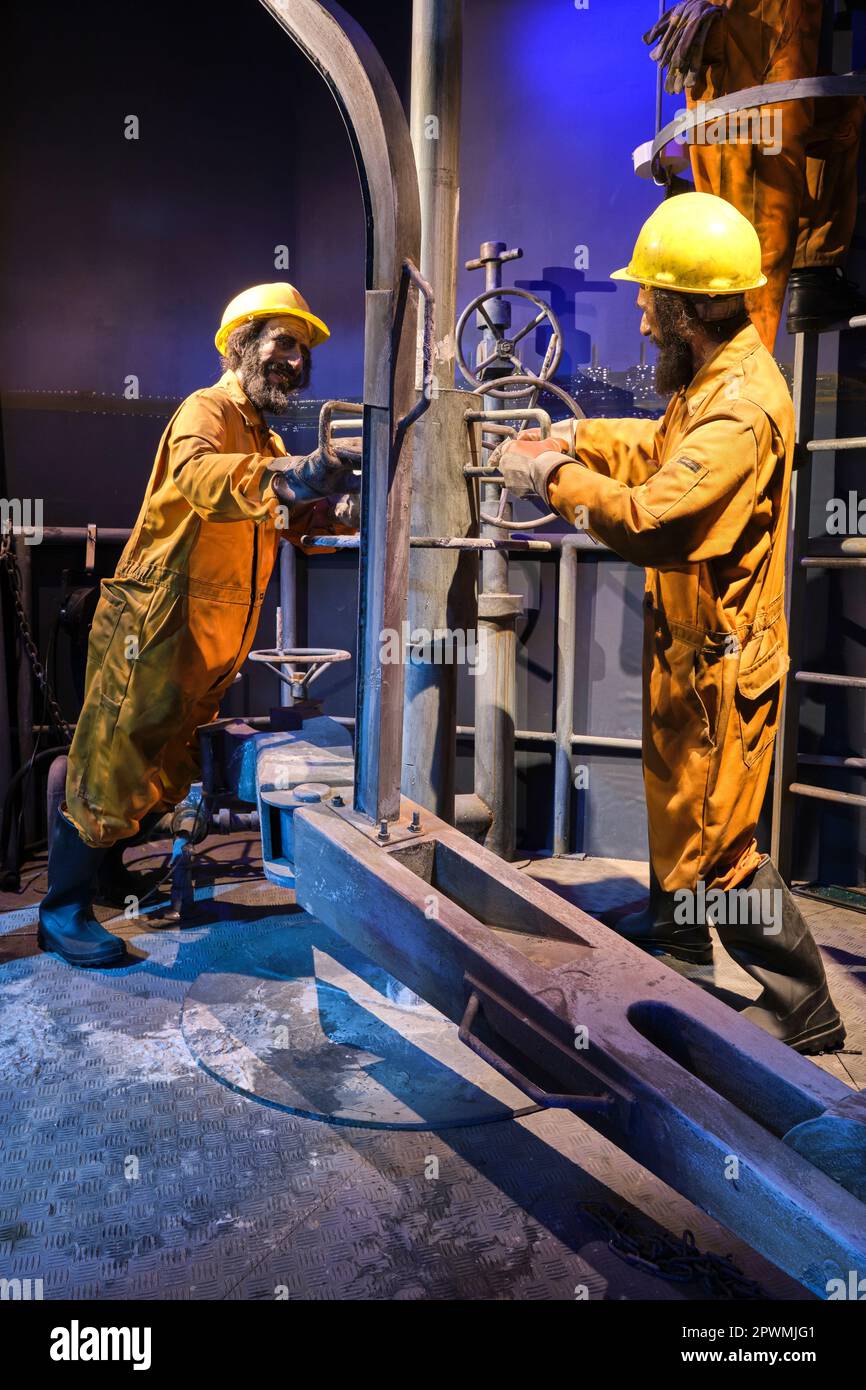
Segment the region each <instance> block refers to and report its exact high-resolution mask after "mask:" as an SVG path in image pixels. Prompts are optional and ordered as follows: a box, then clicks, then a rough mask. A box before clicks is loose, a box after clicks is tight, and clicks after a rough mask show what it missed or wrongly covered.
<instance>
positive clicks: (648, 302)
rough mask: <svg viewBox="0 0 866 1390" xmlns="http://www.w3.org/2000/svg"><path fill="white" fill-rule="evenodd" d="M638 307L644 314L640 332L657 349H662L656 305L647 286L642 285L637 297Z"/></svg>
mask: <svg viewBox="0 0 866 1390" xmlns="http://www.w3.org/2000/svg"><path fill="white" fill-rule="evenodd" d="M637 307H638V308H639V309H641V310H642V311H643V312H642V314H641V321H640V331H641V334H642V336H643V337H644V338H650V339H652V341H653V342H654V343H655V345H656V347H661V343H660V341H659V324H658V319H657V318H656V311H655V304H654V303H653V292H652V290H651V289H648V288H647V286H646V285H641V287H640V290H639V291H638V296H637Z"/></svg>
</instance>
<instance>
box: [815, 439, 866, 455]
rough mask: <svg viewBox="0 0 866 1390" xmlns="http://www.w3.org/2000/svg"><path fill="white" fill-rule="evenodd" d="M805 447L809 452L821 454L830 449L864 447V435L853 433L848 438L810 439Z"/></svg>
mask: <svg viewBox="0 0 866 1390" xmlns="http://www.w3.org/2000/svg"><path fill="white" fill-rule="evenodd" d="M806 448H807V449H808V450H809V453H810V454H823V453H824V452H825V451H829V450H830V449H866V435H864V434H855V435H852V436H851V437H850V438H848V439H810V440H809V443H808V444H807V445H806Z"/></svg>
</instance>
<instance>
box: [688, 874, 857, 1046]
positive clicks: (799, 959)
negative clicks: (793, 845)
mask: <svg viewBox="0 0 866 1390" xmlns="http://www.w3.org/2000/svg"><path fill="white" fill-rule="evenodd" d="M744 889H746V890H754V889H757V890H759V891H760V892H761V900H760V901H761V909H760V910H754V908H757V902H755V903H754V907H753V904H749V909H750V910H745V906H744V900H743V898H742V896H739V897H738V899H737V904H736V913H735V915H736V917H737V918H741V917H745V918H746V919H747V920H746V921H739V920H735V921H734V922H732V921H731V916H732V912H733V905H732V900H731V893H728V894H727V895H726V900H727V906H726V916H727V918H728V921H727V922H726V923H722V922H721V921H719V920H716V921H715V923H714V925H715V927H716V930H717V931H718V933H719V939H720V941H721V943H722V945H723V946H724V948H725V950H726V951H727V952H728V954H729V955H731V956H733V958H734V960H735V961H736V962H737V964H738V965H740V966H742V968H743V970H745V971H746V973H747V974H749V975H751V977H752V979H753V980H757V981H758V983H759V984H761V985H763V987H764V988H763V993H762V994H761V995H760V996H759V997H758V999H757V1000H756V1001H755V1003H754V1004H751V1005H749V1007H748V1008H747V1009H744V1010H743V1018H748V1019H750V1021H751V1022H752V1023H756V1024H757V1025H758V1027H759V1028H763V1029H764V1032H765V1033H770V1034H771V1035H772V1036H773V1037H774V1038H778V1039H779V1041H780V1042H784V1043H787V1044H788V1045H789V1047H793V1048H794V1049H795V1051H797V1052H806V1053H814V1052H831V1051H833V1050H834V1049H836V1048H839V1047H841V1046H842V1044H843V1042H844V1041H845V1026H844V1024H843V1023H842V1020H841V1018H840V1017H839V1013H838V1010H837V1009H836V1006H835V1004H834V1003H833V1000H832V999H831V998H830V989H829V986H828V984H827V977H826V975H825V974H824V962H823V961H822V959H821V953H820V951H819V950H818V947H817V946H816V945H815V939H814V937H813V936H812V933H811V932H810V931H809V928H808V926H807V925H806V922H805V920H804V918H803V915H802V913H801V912H800V909H799V908H798V906H797V903H796V900H795V898H794V896H793V894H792V893H791V891H790V889H789V888H788V886H787V884H786V883H785V880H784V879H783V878H782V876H781V874H780V873H779V871H778V869H777V868H776V866H775V864H774V863H773V862H772V860H770V859H765V860H764V862H763V863H762V864H760V865H759V867H758V868H757V869H756V870H755V872H754V873H753V874H752V875H751V876H750V877H749V878H748V879H746V880H745V881H744V882H743V883H739V884H737V888H736V889H734V890H732V892H737V890H740V891H742V890H744ZM765 893H768V894H770V895H771V896H770V897H768V898H765V897H764V894H765ZM768 909H769V910H768ZM714 916H715V917H716V918H717V919H718V917H719V916H720V913H719V912H718V911H716V912H715V913H714ZM767 928H771V930H767Z"/></svg>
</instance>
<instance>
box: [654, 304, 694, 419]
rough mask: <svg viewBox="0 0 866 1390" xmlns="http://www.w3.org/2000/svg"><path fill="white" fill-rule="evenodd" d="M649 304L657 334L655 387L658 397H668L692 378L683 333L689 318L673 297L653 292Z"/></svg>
mask: <svg viewBox="0 0 866 1390" xmlns="http://www.w3.org/2000/svg"><path fill="white" fill-rule="evenodd" d="M653 303H654V306H655V315H656V321H657V323H658V332H659V336H658V338H657V339H655V342H656V345H657V347H658V350H659V355H658V361H657V362H656V368H655V385H656V390H657V391H658V393H659V395H660V396H671V395H673V393H674V391H679V390H680V388H681V387H683V386H688V384H689V382H690V381H691V380H692V378H693V376H694V375H695V359H694V356H693V354H692V348H691V344H690V343H689V341H688V339H687V338H686V337H685V335H684V331H683V330H684V329H686V328H687V327H688V326H689V319H688V314H687V310H686V309H685V307H684V305H683V304H682V303H680V301H679V300H678V299H676V298H675V297H672V296H669V295H668V294H666V293H656V294H655V296H654V300H653Z"/></svg>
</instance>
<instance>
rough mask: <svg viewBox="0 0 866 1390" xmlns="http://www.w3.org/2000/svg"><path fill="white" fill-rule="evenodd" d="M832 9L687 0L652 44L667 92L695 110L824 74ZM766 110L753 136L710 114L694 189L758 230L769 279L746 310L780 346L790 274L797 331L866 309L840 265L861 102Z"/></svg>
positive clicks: (805, 1)
mask: <svg viewBox="0 0 866 1390" xmlns="http://www.w3.org/2000/svg"><path fill="white" fill-rule="evenodd" d="M822 8H823V7H822V4H821V0H681V3H679V4H676V5H673V6H672V7H671V8H670V9H669V10H667V11H666V12H665V14H664V15H663V16H662V17H661V19H660V20H659V22H658V23H657V24H656V25H654V27H653V28H652V29H651V30H650V31H649V33H647V34H645V35H644V41H645V42H646V43H648V44H652V45H653V47H652V50H651V56H652V57H653V58H655V60H656V61H657V62H658V63H659V64H660V66H662V67H666V68H667V71H668V76H667V81H666V87H667V90H668V91H669V92H681V91H685V93H686V99H687V105H688V107H689V109H693V108H694V107H695V106H696V103H698V102H703V103H705V104H706V107H707V108H711V107H712V103H713V101H714V99H716V98H719V97H722V96H727V95H730V94H732V93H734V92H736V91H740V90H742V89H744V88H747V87H754V86H758V85H760V84H763V83H765V82H782V81H787V80H789V79H791V78H798V77H815V76H816V75H817V73H818V49H819V40H820V34H821V18H822ZM760 112H761V119H762V121H763V122H764V124H763V125H761V126H760V127H759V126H758V123H757V122H755V123H754V125H752V124H750V125H749V126H747V127H746V133H747V140H748V142H747V140H746V139H743V138H742V135H741V138H737V128H736V127H735V124H734V123H735V122H737V119H738V118H737V116H735V115H731V116H729V117H727V118H725V117H723V118H722V119H721V122H717V121H716V122H714V121H713V118H712V111H711V109H710V110H707V113H706V114H707V120H706V122H705V123H704V124H702V125H699V126H698V128H697V131H696V132H695V134H694V136H692V137H691V138H690V143H689V153H690V159H691V165H692V175H693V178H694V181H695V188H696V189H697V190H698V191H700V192H704V193H715V194H717V195H718V196H720V197H722V198H726V199H727V200H728V202H730V203H733V205H734V207H735V208H737V209H738V210H739V211H740V212H742V213H743V214H744V216H746V217H747V218H748V219H749V221H750V222H751V223H752V226H753V227H754V228H755V230H756V232H757V233H758V239H759V240H760V243H761V247H762V250H763V259H762V267H763V271H764V274H765V275H766V277H767V283H766V285H765V286H764V287H763V288H761V289H759V290H756V291H754V292H753V293H752V294H751V295H749V296H748V298H747V305H748V308H749V311H750V314H751V317H752V321H753V323H754V324H755V327H756V328H757V329H758V332H759V333H760V335H761V338H762V340H763V342H764V344H765V346H766V347H767V348H769V350H770V351H771V352H772V350H773V346H774V343H775V340H776V331H777V329H778V326H779V319H780V317H781V313H782V304H783V301H784V298H785V290H786V287H787V285H788V282H789V277H790V285H791V298H790V301H789V306H788V324H787V327H788V332H789V333H800V332H803V331H806V330H811V329H826V328H829V327H831V326H833V325H836V326H839V325H840V324H844V323H845V322H847V320H848V319H850V318H852V317H853V316H854V315H855V314H864V313H866V298H864V297H863V296H862V295H861V294H860V293H859V291H858V290H857V287H856V286H855V285H853V284H852V282H851V281H850V280H848V279H847V278H846V277H845V274H844V272H843V269H842V266H843V263H844V261H845V258H846V256H847V254H848V249H849V247H850V245H851V238H852V235H853V232H854V223H855V220H856V215H857V156H858V152H859V148H860V128H861V125H862V121H863V99H862V97H859V96H847V97H822V98H820V99H811V98H810V99H808V100H798V101H788V102H784V103H782V104H780V105H778V106H770V107H762V108H760ZM745 120H746V118H745V117H743V118H742V119H741V120H740V123H739V130H740V132H742V131H743V129H744V126H745ZM719 126H721V127H722V129H721V131H720V130H719V129H718V127H719ZM757 129H761V130H772V131H773V132H774V139H773V141H772V143H771V144H770V145H767V144H765V143H755V137H754V133H752V134H748V131H749V130H751V131H752V132H754V131H756V130H757ZM776 133H778V136H779V137H780V138H779V139H778V142H777V140H776ZM719 135H720V136H721V138H718V137H719ZM713 141H716V142H715V143H713ZM762 141H763V137H762ZM770 150H772V152H770ZM792 267H793V269H792Z"/></svg>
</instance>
